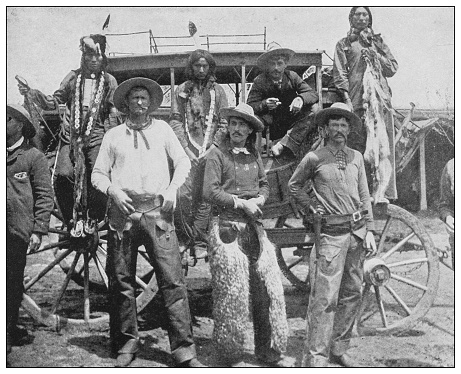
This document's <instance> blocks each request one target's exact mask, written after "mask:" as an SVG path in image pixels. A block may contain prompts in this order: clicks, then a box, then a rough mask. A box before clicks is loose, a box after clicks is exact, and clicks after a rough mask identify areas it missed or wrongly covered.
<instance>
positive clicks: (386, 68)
mask: <svg viewBox="0 0 461 374" xmlns="http://www.w3.org/2000/svg"><path fill="white" fill-rule="evenodd" d="M376 39H377V41H376V42H375V47H376V50H377V52H378V59H379V62H380V63H381V68H382V73H383V75H384V76H385V77H386V78H390V77H393V76H394V75H395V73H396V72H397V69H398V68H399V64H398V63H397V60H396V59H395V57H394V55H393V54H392V52H391V50H390V49H389V47H388V46H387V44H386V43H384V41H383V39H382V38H381V37H377V38H376Z"/></svg>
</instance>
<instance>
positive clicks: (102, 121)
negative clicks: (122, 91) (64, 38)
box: [30, 69, 118, 144]
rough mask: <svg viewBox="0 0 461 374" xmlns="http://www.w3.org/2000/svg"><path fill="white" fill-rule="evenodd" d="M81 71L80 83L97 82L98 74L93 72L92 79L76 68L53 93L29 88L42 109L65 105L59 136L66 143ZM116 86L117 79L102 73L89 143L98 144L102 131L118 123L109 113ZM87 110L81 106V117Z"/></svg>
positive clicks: (112, 114) (96, 83)
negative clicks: (99, 101)
mask: <svg viewBox="0 0 461 374" xmlns="http://www.w3.org/2000/svg"><path fill="white" fill-rule="evenodd" d="M80 73H82V78H81V79H82V83H81V85H82V86H84V85H85V82H86V83H87V84H88V82H89V81H88V80H92V81H93V86H96V90H97V88H98V87H97V86H98V83H99V75H98V74H95V75H94V76H95V77H94V78H93V79H92V77H91V74H90V72H89V71H87V70H86V69H77V70H71V71H70V73H69V74H67V75H66V77H65V78H64V79H63V81H62V82H61V85H60V86H59V89H57V90H56V91H55V92H54V93H53V95H51V96H50V95H45V94H44V93H42V92H41V91H39V90H36V89H31V90H30V95H31V97H32V100H33V101H34V102H35V103H37V104H38V105H39V106H40V107H41V108H42V109H44V110H57V109H58V108H59V104H65V105H66V111H65V114H64V117H63V121H62V127H63V128H62V131H61V137H62V139H63V140H64V141H65V142H66V143H68V142H69V132H70V126H73V125H74V124H73V123H72V122H73V121H72V116H71V114H72V108H74V105H75V103H74V101H75V84H76V80H77V77H78V75H79V74H80ZM116 88H117V81H116V80H115V78H114V77H113V76H112V75H111V74H109V73H107V72H106V73H105V75H104V89H103V94H102V100H101V103H100V108H99V113H98V117H97V118H95V121H94V122H93V130H92V133H91V139H90V144H100V143H101V141H102V138H103V136H104V133H105V132H106V131H107V130H109V129H110V128H112V127H115V126H117V125H118V122H117V118H116V114H115V113H111V109H112V108H114V101H113V98H114V92H115V89H116ZM84 91H85V87H83V90H82V94H81V97H82V98H83V93H84ZM86 113H87V111H86V110H85V108H83V111H82V118H85V114H86Z"/></svg>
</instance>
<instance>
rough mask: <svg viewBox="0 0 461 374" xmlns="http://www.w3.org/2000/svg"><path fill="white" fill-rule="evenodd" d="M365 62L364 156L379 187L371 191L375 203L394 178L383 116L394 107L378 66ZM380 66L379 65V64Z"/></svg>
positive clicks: (382, 195) (368, 61) (382, 196)
mask: <svg viewBox="0 0 461 374" xmlns="http://www.w3.org/2000/svg"><path fill="white" fill-rule="evenodd" d="M366 61H367V68H366V70H365V73H364V75H363V90H364V92H363V101H364V108H365V126H366V129H367V143H366V149H365V153H364V155H363V157H364V159H365V161H367V162H368V163H369V164H370V165H371V167H372V170H373V172H374V179H375V183H374V185H377V186H376V187H375V188H374V191H372V195H373V197H374V201H375V203H376V202H378V201H380V200H381V199H382V198H384V194H385V192H386V189H387V187H388V185H389V182H390V179H391V176H392V164H391V162H390V160H389V157H390V146H389V138H388V135H387V130H386V122H385V115H384V110H385V109H386V110H392V107H391V106H390V99H389V97H388V96H387V95H386V94H385V93H384V91H383V89H382V87H381V85H380V72H379V67H378V68H376V67H374V65H373V64H372V63H371V61H370V60H369V59H368V58H366ZM377 63H378V64H379V62H377ZM392 131H393V129H392Z"/></svg>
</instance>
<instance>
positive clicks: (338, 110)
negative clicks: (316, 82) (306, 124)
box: [315, 103, 362, 126]
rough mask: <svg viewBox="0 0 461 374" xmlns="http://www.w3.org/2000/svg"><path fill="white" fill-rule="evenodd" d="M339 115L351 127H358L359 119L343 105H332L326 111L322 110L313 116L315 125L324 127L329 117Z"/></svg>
mask: <svg viewBox="0 0 461 374" xmlns="http://www.w3.org/2000/svg"><path fill="white" fill-rule="evenodd" d="M334 115H341V116H344V117H345V118H347V119H348V120H349V122H350V125H351V126H360V124H361V122H362V121H361V120H360V118H359V117H358V116H357V115H356V114H355V113H353V112H352V111H351V108H349V106H348V105H347V104H344V103H334V104H333V105H332V106H330V107H329V108H326V109H322V110H320V111H318V112H317V114H316V115H315V124H316V125H317V126H326V125H327V121H328V119H329V118H330V117H331V116H334Z"/></svg>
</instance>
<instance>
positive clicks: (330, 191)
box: [288, 145, 374, 239]
mask: <svg viewBox="0 0 461 374" xmlns="http://www.w3.org/2000/svg"><path fill="white" fill-rule="evenodd" d="M343 151H344V152H345V154H346V168H345V169H344V170H340V169H339V168H338V165H337V163H336V152H337V151H336V150H335V149H333V148H332V147H330V146H328V145H327V146H325V147H324V148H321V149H318V150H316V151H314V152H309V153H308V154H307V155H306V156H305V157H304V158H303V160H302V161H301V163H300V164H299V165H298V167H297V168H296V170H295V172H294V173H293V175H292V177H291V179H290V181H289V182H288V188H289V191H290V194H291V195H292V196H293V197H294V198H295V201H296V202H297V203H298V204H299V205H300V206H301V207H302V208H303V209H305V211H306V212H308V211H309V203H310V200H311V199H310V198H309V196H308V193H307V191H306V190H305V189H303V187H304V185H305V183H306V182H307V181H308V180H310V179H312V181H313V190H314V193H315V196H316V197H317V199H318V201H319V203H320V204H321V205H322V206H323V207H324V209H325V212H326V213H327V214H352V213H354V212H356V211H359V210H360V211H361V210H368V214H367V215H366V216H365V220H366V226H362V227H361V228H359V229H358V230H356V231H354V234H356V235H357V236H359V237H360V238H362V239H363V238H364V237H365V234H366V231H367V230H374V222H373V213H372V210H371V202H370V194H369V192H368V185H367V178H366V174H365V165H364V161H363V157H362V155H361V154H360V152H358V151H356V150H353V149H350V148H348V147H347V146H346V147H344V149H343ZM365 227H366V229H365Z"/></svg>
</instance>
